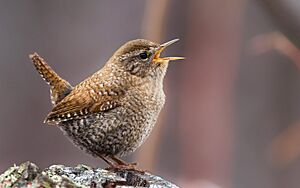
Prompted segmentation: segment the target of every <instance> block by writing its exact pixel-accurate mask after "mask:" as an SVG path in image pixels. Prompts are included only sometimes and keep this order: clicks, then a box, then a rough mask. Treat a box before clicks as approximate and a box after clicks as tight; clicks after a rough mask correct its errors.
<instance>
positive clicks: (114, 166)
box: [101, 156, 145, 174]
mask: <svg viewBox="0 0 300 188" xmlns="http://www.w3.org/2000/svg"><path fill="white" fill-rule="evenodd" d="M107 157H108V158H110V159H111V160H109V159H107V158H106V157H104V158H105V159H103V156H101V158H102V159H103V160H104V161H105V162H106V163H108V164H109V165H110V166H109V167H107V168H106V170H113V171H120V170H131V171H136V172H140V173H142V174H143V173H145V170H141V169H138V168H136V165H137V163H126V162H125V161H123V160H122V159H120V158H118V157H116V156H107ZM112 161H114V162H115V163H113V162H112Z"/></svg>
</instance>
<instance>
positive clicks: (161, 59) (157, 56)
mask: <svg viewBox="0 0 300 188" xmlns="http://www.w3.org/2000/svg"><path fill="white" fill-rule="evenodd" d="M177 41H179V39H174V40H171V41H169V42H166V43H163V44H161V45H160V46H159V47H158V50H157V51H156V52H155V54H154V58H153V61H154V62H157V63H164V62H169V61H173V60H181V59H184V57H160V54H161V52H162V51H164V49H166V48H167V47H168V46H170V45H171V44H174V43H175V42H177Z"/></svg>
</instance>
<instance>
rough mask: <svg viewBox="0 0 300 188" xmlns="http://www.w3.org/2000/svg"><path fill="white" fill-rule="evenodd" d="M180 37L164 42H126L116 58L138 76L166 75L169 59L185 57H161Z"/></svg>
mask: <svg viewBox="0 0 300 188" xmlns="http://www.w3.org/2000/svg"><path fill="white" fill-rule="evenodd" d="M178 40H179V39H174V40H171V41H169V42H166V43H163V44H157V43H155V42H152V41H149V40H145V39H136V40H132V41H129V42H127V43H125V44H124V45H123V46H121V47H120V48H119V49H118V50H117V51H116V53H115V54H114V56H113V57H114V59H115V60H117V61H118V62H119V64H120V65H121V67H122V68H123V69H124V70H125V71H126V72H129V73H130V74H131V75H135V76H138V77H148V76H150V77H156V76H160V75H164V74H165V72H166V69H167V67H168V63H169V61H174V60H180V59H184V58H183V57H161V53H162V52H163V51H164V50H165V49H166V48H167V47H168V46H170V45H171V44H173V43H175V42H177V41H178Z"/></svg>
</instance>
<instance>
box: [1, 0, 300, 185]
mask: <svg viewBox="0 0 300 188" xmlns="http://www.w3.org/2000/svg"><path fill="white" fill-rule="evenodd" d="M299 12H300V1H299V0H202V1H197V0H186V1H180V0H173V1H172V0H151V1H150V0H148V1H141V0H131V1H121V0H119V1H117V0H113V1H108V0H101V1H96V0H93V1H79V0H72V1H71V0H64V1H58V0H54V1H38V0H26V1H17V0H0V61H1V63H0V104H1V108H0V171H1V172H2V171H4V170H5V169H6V168H7V167H9V166H11V165H12V164H14V163H17V164H18V163H21V162H24V161H27V160H30V161H32V162H35V163H36V164H37V165H39V166H40V167H42V168H44V167H47V166H49V165H51V164H57V163H60V164H65V165H76V164H79V163H84V164H87V165H91V166H103V165H104V164H103V163H102V161H101V160H100V159H95V158H92V157H90V156H88V155H86V154H85V153H84V152H82V151H80V150H78V149H77V148H76V147H74V146H73V145H72V144H71V143H70V142H69V141H68V140H67V139H66V138H65V137H64V136H63V135H62V133H61V132H60V130H59V129H58V128H56V127H54V126H46V125H44V124H43V123H42V121H43V119H44V117H45V116H46V114H47V113H48V112H49V110H50V108H51V105H50V101H49V89H48V86H47V85H46V84H45V83H44V81H43V80H42V79H41V78H40V77H39V75H38V74H37V73H36V72H35V70H34V68H33V66H32V65H31V63H30V61H29V59H28V54H29V53H31V52H33V51H37V52H38V53H39V54H40V55H41V56H43V57H44V58H45V59H46V60H47V62H48V63H49V64H50V65H51V66H52V67H53V68H54V69H55V70H56V71H57V72H58V73H59V74H60V75H61V76H62V77H64V78H65V79H66V80H68V81H70V82H71V83H72V84H73V85H75V84H76V83H79V82H80V81H81V80H83V79H84V78H86V77H87V76H89V75H90V74H92V73H94V72H95V71H96V70H97V69H99V68H101V67H102V66H103V64H104V63H105V61H106V60H107V59H108V58H109V57H110V56H111V55H112V52H113V51H114V50H116V49H117V48H118V47H119V46H120V45H122V44H123V43H124V42H126V41H128V40H131V39H135V38H147V39H151V40H155V41H157V42H164V41H167V40H170V39H173V38H180V39H181V41H180V42H179V43H177V44H176V45H174V46H172V48H170V49H169V50H168V52H166V53H168V54H173V55H184V56H186V60H185V61H183V62H175V63H174V64H172V63H171V65H170V67H169V70H168V74H167V78H166V82H165V90H166V95H167V103H166V106H165V108H164V112H163V113H162V114H161V118H160V120H159V123H158V124H157V126H156V128H155V130H154V132H153V134H152V135H151V138H149V139H148V140H147V142H146V143H145V144H144V145H143V146H142V148H141V149H140V150H139V151H138V152H136V153H135V154H133V155H132V156H129V157H128V158H127V160H137V161H138V162H139V163H140V167H144V168H147V169H150V170H151V171H152V172H153V173H155V174H158V175H161V176H163V177H165V178H167V179H169V180H171V181H173V182H175V183H176V184H178V185H181V186H182V187H188V188H189V187H200V188H213V187H218V186H220V187H224V188H229V187H238V188H239V187H243V188H252V187H263V188H285V187H288V188H296V187H299V186H300V160H299V159H300V144H299V143H300V120H299V115H300V100H299V98H300V73H299V67H300V52H299V50H298V48H297V46H300V24H299V23H300V13H299Z"/></svg>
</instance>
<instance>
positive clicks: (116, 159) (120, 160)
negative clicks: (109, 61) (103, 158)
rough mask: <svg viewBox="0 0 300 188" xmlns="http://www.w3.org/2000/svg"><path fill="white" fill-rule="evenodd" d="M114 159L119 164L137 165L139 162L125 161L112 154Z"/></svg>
mask: <svg viewBox="0 0 300 188" xmlns="http://www.w3.org/2000/svg"><path fill="white" fill-rule="evenodd" d="M110 158H111V159H112V160H113V161H115V162H116V163H118V164H119V165H124V166H137V163H136V162H135V163H126V162H125V161H123V160H122V159H120V158H119V157H116V156H111V157H110Z"/></svg>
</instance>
